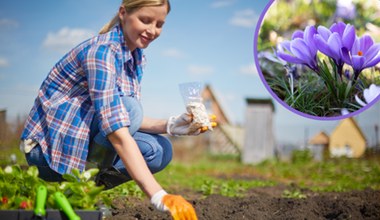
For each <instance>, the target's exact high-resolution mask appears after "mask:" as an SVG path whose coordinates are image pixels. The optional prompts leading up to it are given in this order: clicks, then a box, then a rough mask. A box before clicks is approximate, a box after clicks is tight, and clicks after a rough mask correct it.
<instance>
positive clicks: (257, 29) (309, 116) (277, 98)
mask: <svg viewBox="0 0 380 220" xmlns="http://www.w3.org/2000/svg"><path fill="white" fill-rule="evenodd" d="M274 2H275V0H270V1H269V3H268V4H267V5H266V6H265V8H264V10H263V11H262V12H261V15H260V18H259V20H258V22H257V24H256V30H255V36H254V42H253V56H254V60H255V64H256V69H257V71H258V73H259V76H260V79H261V81H262V83H263V84H264V86H265V88H266V89H267V90H268V92H269V93H270V94H271V95H272V97H273V98H274V99H276V100H277V102H279V103H280V104H281V105H282V106H283V107H285V108H286V109H288V110H289V111H291V112H293V113H295V114H297V115H300V116H302V117H305V118H308V119H313V120H321V121H333V120H342V119H346V118H350V117H353V116H356V115H358V114H360V113H362V112H364V111H366V110H367V109H369V108H370V107H372V106H373V105H374V104H375V103H377V102H378V101H379V100H380V95H378V97H376V99H374V100H372V101H371V102H370V103H368V104H367V105H366V106H364V107H362V108H360V109H359V110H357V111H355V112H351V113H349V114H346V115H341V116H333V117H319V116H313V115H309V114H306V113H304V112H301V111H298V110H296V109H294V108H292V107H290V106H289V105H288V104H287V103H285V102H284V101H283V100H282V99H280V98H279V97H278V96H277V94H276V93H274V92H273V90H272V89H271V88H270V86H269V85H268V83H267V82H266V79H265V78H264V75H263V73H262V71H261V68H260V63H259V59H258V51H257V46H258V45H257V43H258V37H259V32H260V29H261V25H262V22H263V20H264V17H265V15H266V13H267V12H268V10H269V8H270V7H271V6H272V4H273V3H274Z"/></svg>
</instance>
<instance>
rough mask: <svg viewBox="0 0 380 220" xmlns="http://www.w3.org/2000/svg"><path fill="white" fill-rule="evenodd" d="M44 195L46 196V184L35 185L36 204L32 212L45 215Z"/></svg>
mask: <svg viewBox="0 0 380 220" xmlns="http://www.w3.org/2000/svg"><path fill="white" fill-rule="evenodd" d="M46 197H47V189H46V186H44V185H40V186H38V187H37V194H36V204H35V206H34V214H35V215H37V216H45V215H46V209H45V204H46Z"/></svg>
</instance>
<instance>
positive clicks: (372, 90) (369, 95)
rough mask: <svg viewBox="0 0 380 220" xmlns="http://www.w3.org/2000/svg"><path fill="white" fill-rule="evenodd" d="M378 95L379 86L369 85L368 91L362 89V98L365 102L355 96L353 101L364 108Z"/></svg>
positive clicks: (379, 91) (379, 93)
mask: <svg viewBox="0 0 380 220" xmlns="http://www.w3.org/2000/svg"><path fill="white" fill-rule="evenodd" d="M379 95H380V86H377V85H375V84H371V85H370V86H369V88H368V89H364V91H363V96H364V99H365V101H363V100H361V99H360V98H359V97H358V96H357V95H355V100H356V102H357V103H359V104H360V105H361V106H366V105H367V104H369V103H370V102H372V101H373V100H375V99H376V98H377V97H378V96H379Z"/></svg>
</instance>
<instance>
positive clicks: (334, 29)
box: [314, 22, 356, 76]
mask: <svg viewBox="0 0 380 220" xmlns="http://www.w3.org/2000/svg"><path fill="white" fill-rule="evenodd" d="M355 36H356V34H355V28H354V26H352V25H350V24H347V25H346V24H345V23H343V22H338V23H334V24H333V25H332V26H331V27H330V29H327V28H326V27H324V26H319V27H318V34H316V35H315V36H314V39H315V43H316V45H317V48H318V50H319V51H320V52H321V53H323V54H325V55H327V56H329V57H331V58H332V59H333V60H334V62H335V64H336V65H337V68H338V73H339V75H340V76H342V71H343V65H344V61H343V58H342V52H341V51H342V48H347V49H348V50H351V48H352V46H353V44H354V42H355Z"/></svg>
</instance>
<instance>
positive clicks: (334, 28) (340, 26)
mask: <svg viewBox="0 0 380 220" xmlns="http://www.w3.org/2000/svg"><path fill="white" fill-rule="evenodd" d="M345 29H346V24H345V23H344V22H341V21H340V22H338V23H335V24H333V25H331V27H330V30H331V32H335V33H338V34H339V36H341V37H342V36H343V33H344V30H345Z"/></svg>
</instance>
